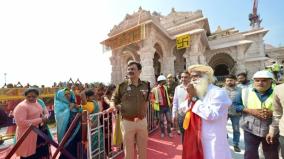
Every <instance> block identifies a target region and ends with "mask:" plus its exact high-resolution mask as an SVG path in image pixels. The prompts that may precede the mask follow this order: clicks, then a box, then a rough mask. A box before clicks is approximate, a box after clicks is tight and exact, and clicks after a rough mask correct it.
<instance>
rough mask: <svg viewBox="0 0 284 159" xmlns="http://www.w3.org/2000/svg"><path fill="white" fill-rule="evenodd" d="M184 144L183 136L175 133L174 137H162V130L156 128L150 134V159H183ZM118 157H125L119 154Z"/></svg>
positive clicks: (121, 158)
mask: <svg viewBox="0 0 284 159" xmlns="http://www.w3.org/2000/svg"><path fill="white" fill-rule="evenodd" d="M181 156H182V144H181V136H180V135H177V134H176V133H174V137H173V138H169V137H167V136H165V137H164V138H161V137H160V131H159V130H156V132H154V133H153V134H151V135H150V136H149V139H148V147H147V158H148V159H181ZM118 159H123V156H119V157H118Z"/></svg>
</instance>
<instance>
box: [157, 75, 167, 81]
mask: <svg viewBox="0 0 284 159" xmlns="http://www.w3.org/2000/svg"><path fill="white" fill-rule="evenodd" d="M166 80H167V79H166V77H165V76H164V75H160V76H159V77H158V79H157V81H158V82H160V81H166Z"/></svg>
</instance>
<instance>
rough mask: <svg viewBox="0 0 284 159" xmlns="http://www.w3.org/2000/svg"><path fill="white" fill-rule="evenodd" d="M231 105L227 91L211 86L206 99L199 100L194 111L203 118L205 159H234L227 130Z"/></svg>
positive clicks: (202, 130)
mask: <svg viewBox="0 0 284 159" xmlns="http://www.w3.org/2000/svg"><path fill="white" fill-rule="evenodd" d="M231 104H232V101H231V99H230V98H229V96H228V94H227V93H226V91H225V90H224V89H222V88H219V87H217V86H214V85H212V84H211V85H209V87H208V91H207V93H206V95H205V97H204V99H203V100H198V101H197V102H196V103H195V105H194V107H193V109H192V112H194V113H195V114H197V115H198V116H200V117H201V118H202V128H201V132H202V146H203V152H204V159H232V156H231V151H230V148H229V143H228V139H227V129H226V124H227V117H228V108H229V106H230V105H231Z"/></svg>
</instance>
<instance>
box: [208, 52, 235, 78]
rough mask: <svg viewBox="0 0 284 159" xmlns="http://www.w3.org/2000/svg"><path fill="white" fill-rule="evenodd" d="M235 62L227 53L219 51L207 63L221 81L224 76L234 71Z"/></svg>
mask: <svg viewBox="0 0 284 159" xmlns="http://www.w3.org/2000/svg"><path fill="white" fill-rule="evenodd" d="M235 63H236V62H235V60H234V59H233V58H232V57H231V56H230V55H229V54H226V53H219V54H216V55H214V56H213V57H212V58H211V59H210V61H209V63H208V64H209V66H211V67H212V68H213V69H214V75H215V76H216V78H217V79H218V80H219V81H223V80H224V77H225V76H227V75H229V74H233V73H234V72H233V68H234V66H235Z"/></svg>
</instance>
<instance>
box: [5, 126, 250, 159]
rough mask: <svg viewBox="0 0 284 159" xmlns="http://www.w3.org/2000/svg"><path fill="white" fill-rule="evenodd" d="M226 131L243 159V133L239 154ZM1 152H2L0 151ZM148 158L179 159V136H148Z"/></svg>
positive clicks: (236, 156) (235, 155) (8, 142)
mask: <svg viewBox="0 0 284 159" xmlns="http://www.w3.org/2000/svg"><path fill="white" fill-rule="evenodd" d="M227 129H228V136H229V139H228V140H229V144H230V149H231V152H232V157H233V159H243V155H244V138H243V131H242V130H241V138H240V144H239V146H240V148H241V152H239V153H236V152H234V150H233V146H232V145H233V144H232V137H233V130H232V126H231V123H230V122H228V125H227ZM5 132H6V129H5V128H1V129H0V134H5ZM52 132H53V133H55V129H52ZM12 144H13V139H10V140H6V141H5V142H4V144H2V145H0V159H2V158H4V156H5V153H7V149H6V151H5V148H8V147H9V146H11V145H12ZM1 150H2V151H1ZM147 151H148V158H149V159H160V158H161V159H181V154H182V144H181V138H180V136H179V135H177V134H176V133H174V137H173V138H169V137H167V136H166V137H165V138H163V139H162V138H160V132H159V131H156V132H154V133H152V134H151V135H150V136H149V140H148V147H147ZM122 158H123V155H120V156H118V159H122Z"/></svg>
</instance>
